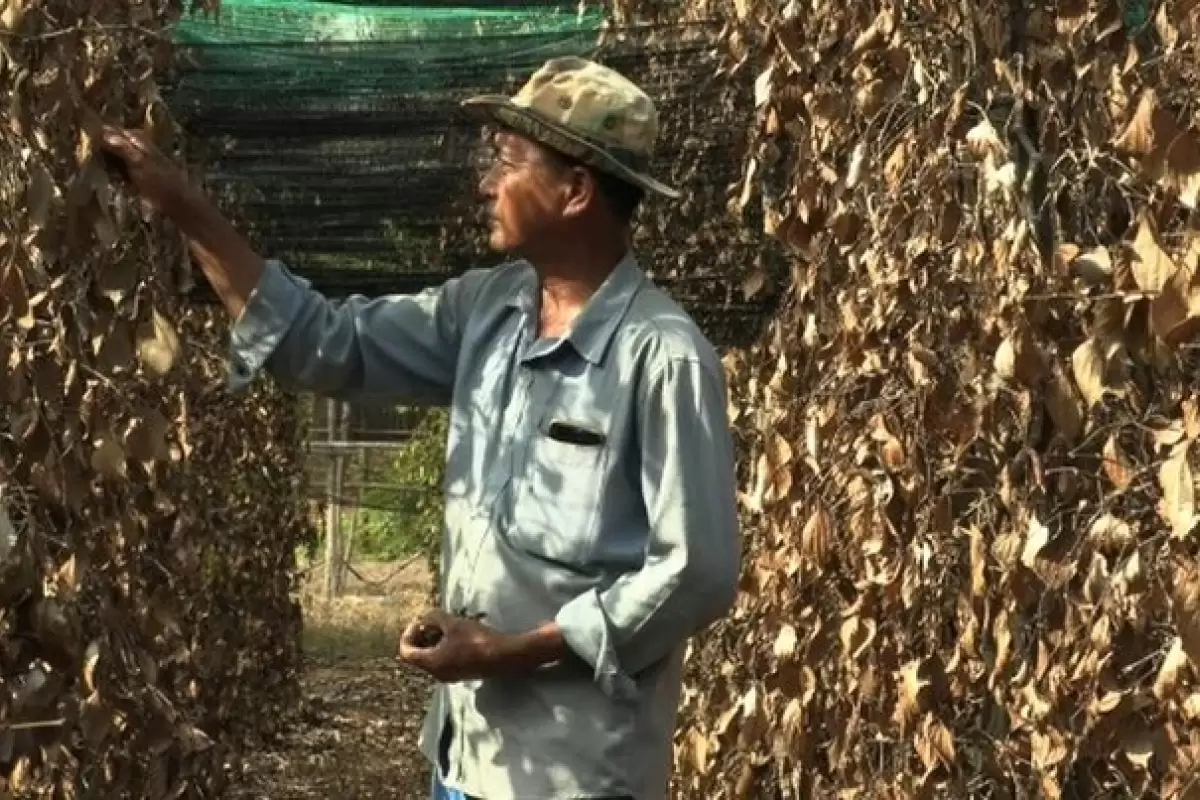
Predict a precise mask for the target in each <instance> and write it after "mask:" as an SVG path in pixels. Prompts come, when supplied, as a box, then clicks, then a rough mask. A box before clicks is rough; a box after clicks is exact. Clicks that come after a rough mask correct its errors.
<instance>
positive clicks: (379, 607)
mask: <svg viewBox="0 0 1200 800" xmlns="http://www.w3.org/2000/svg"><path fill="white" fill-rule="evenodd" d="M355 570H356V571H357V572H358V573H359V576H361V578H360V577H359V576H355V575H351V576H349V580H348V582H347V585H346V591H345V594H344V596H343V597H339V598H337V599H336V600H335V601H334V602H332V603H328V604H327V603H326V602H325V601H324V600H323V598H320V596H319V594H318V593H317V589H316V587H317V586H319V585H320V576H319V575H316V574H314V575H313V576H312V587H311V588H306V590H305V592H304V595H303V597H302V602H303V604H304V613H305V642H304V645H305V658H306V662H307V663H306V669H305V671H304V675H303V677H302V685H303V691H304V699H303V703H302V706H301V709H300V713H299V716H298V721H297V724H295V725H293V726H292V727H291V729H290V730H289V732H288V734H287V735H286V736H285V738H284V740H283V741H282V742H281V743H279V744H278V745H277V746H275V747H273V748H271V749H269V750H263V751H259V752H257V753H255V754H253V755H252V756H251V757H250V758H249V760H248V761H247V762H246V763H245V765H244V766H243V768H242V771H241V774H240V776H239V778H238V780H237V782H236V788H235V789H234V790H232V791H231V792H230V793H229V795H228V796H229V797H231V798H234V800H316V798H322V799H324V798H328V799H329V800H334V799H336V800H384V799H385V798H386V799H387V800H392V799H393V798H394V799H395V800H421V798H425V797H428V793H429V772H428V769H427V767H426V765H425V761H424V759H423V758H422V757H421V756H420V754H419V753H418V752H417V733H418V731H419V730H420V725H421V719H422V715H423V714H424V704H425V700H426V697H427V691H428V684H427V682H426V681H425V679H423V678H422V677H421V676H419V675H418V674H414V673H412V672H410V671H408V670H405V669H402V668H400V667H399V666H398V665H397V664H396V662H395V659H394V657H393V654H394V653H395V646H396V636H397V634H398V631H399V628H400V626H401V625H402V624H403V622H404V621H405V620H407V619H410V618H411V617H412V616H414V615H416V614H418V613H419V612H420V611H421V610H422V609H423V608H424V606H425V603H426V600H427V598H428V593H429V585H430V578H429V573H428V571H427V570H426V569H425V565H424V564H423V563H422V562H419V561H412V562H407V563H401V564H364V565H356V566H355ZM363 579H365V580H363Z"/></svg>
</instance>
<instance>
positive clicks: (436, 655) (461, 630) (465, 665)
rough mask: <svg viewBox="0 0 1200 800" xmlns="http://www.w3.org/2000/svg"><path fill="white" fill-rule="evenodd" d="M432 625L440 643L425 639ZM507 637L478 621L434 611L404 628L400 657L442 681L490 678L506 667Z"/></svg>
mask: <svg viewBox="0 0 1200 800" xmlns="http://www.w3.org/2000/svg"><path fill="white" fill-rule="evenodd" d="M429 628H434V629H436V630H437V631H438V633H439V635H440V638H438V640H437V642H436V644H433V645H429V644H425V643H423V642H422V638H423V635H422V631H427V630H428V629H429ZM505 638H506V637H505V635H504V634H502V633H499V632H498V631H495V630H493V629H491V628H488V627H487V626H485V625H483V624H482V623H479V622H476V621H475V620H472V619H466V618H464V617H455V616H451V615H450V614H447V613H445V612H443V611H438V610H434V611H430V612H428V613H426V614H425V615H424V616H423V617H422V618H421V619H420V620H418V621H416V622H413V623H410V624H409V625H408V627H406V628H405V629H404V633H403V634H401V636H400V649H399V657H400V660H401V661H402V662H404V663H405V664H409V665H411V666H414V667H416V668H417V669H420V670H423V671H425V672H427V673H429V674H430V675H432V676H433V677H434V678H436V679H437V680H438V681H441V682H442V683H454V682H457V681H464V680H473V679H477V678H487V677H491V676H493V675H495V674H497V673H498V672H500V671H501V669H502V660H503V653H504V650H505V648H504V643H505Z"/></svg>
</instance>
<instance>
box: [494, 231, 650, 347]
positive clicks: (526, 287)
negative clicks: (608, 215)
mask: <svg viewBox="0 0 1200 800" xmlns="http://www.w3.org/2000/svg"><path fill="white" fill-rule="evenodd" d="M644 280H645V276H644V275H643V274H642V270H641V267H640V265H639V263H638V260H637V257H636V256H635V255H634V254H633V253H632V252H629V253H626V255H625V257H624V258H622V259H621V260H620V261H619V262H617V266H616V267H614V268H613V270H612V272H610V273H609V274H608V277H607V278H605V279H604V282H603V283H602V284H600V288H598V289H597V290H596V292H595V294H593V295H592V296H591V298H589V299H588V302H587V304H586V305H585V306H584V307H583V310H582V311H580V312H579V316H577V317H576V318H575V321H574V322H573V323H572V324H571V328H570V330H568V331H567V335H566V336H565V337H564V338H565V339H566V341H568V342H570V343H571V346H572V347H573V348H575V351H576V352H578V353H579V355H581V356H583V357H584V358H585V359H587V361H588V362H589V363H591V364H600V362H601V361H603V360H604V355H605V353H606V352H607V351H608V346H609V344H611V342H612V339H613V336H615V335H616V332H617V328H618V327H619V326H620V324H621V322H622V321H623V320H624V319H625V314H626V312H627V311H628V310H629V305H630V303H632V302H633V298H634V297H635V296H636V295H637V293H638V290H639V289H640V288H641V287H642V283H643V281H644ZM536 292H537V273H536V272H535V271H534V270H533V268H532V266H531V267H530V269H529V270H528V273H527V276H526V278H525V280H524V281H522V283H521V286H520V288H519V289H518V291H517V292H516V293H515V294H514V295H513V296H512V297H511V298H509V301H508V305H510V306H512V307H514V308H518V309H520V310H521V311H522V312H524V313H525V314H526V315H528V316H529V317H530V322H531V324H532V323H533V322H534V320H533V314H534V313H536V310H537V303H536V302H535V300H536Z"/></svg>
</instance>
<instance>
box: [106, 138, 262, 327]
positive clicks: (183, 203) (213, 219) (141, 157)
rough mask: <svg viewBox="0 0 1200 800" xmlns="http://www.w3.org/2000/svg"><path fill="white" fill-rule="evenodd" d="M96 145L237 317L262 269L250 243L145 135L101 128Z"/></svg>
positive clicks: (233, 315)
mask: <svg viewBox="0 0 1200 800" xmlns="http://www.w3.org/2000/svg"><path fill="white" fill-rule="evenodd" d="M98 144H99V149H100V152H102V153H105V154H107V155H108V156H109V157H111V158H115V159H117V162H118V165H119V167H120V168H121V171H122V172H124V173H125V175H126V177H127V178H128V179H129V182H130V183H131V184H132V186H133V190H134V191H135V192H136V193H137V195H138V197H139V199H140V200H141V202H142V205H143V206H144V207H147V208H148V209H149V210H150V211H151V212H158V213H162V214H165V215H166V216H167V217H169V218H170V219H171V221H172V222H174V223H175V225H176V226H178V227H179V229H180V230H181V231H182V232H183V234H184V236H185V237H187V240H188V245H189V247H190V249H191V251H192V255H193V256H195V258H196V261H197V262H198V263H199V264H200V267H201V269H203V270H204V274H205V276H206V277H207V278H208V282H209V283H210V284H211V285H212V287H213V290H214V291H215V292H216V293H217V296H218V297H219V298H221V304H222V305H224V306H225V310H226V311H228V312H229V315H230V316H231V317H232V318H233V319H235V320H236V319H238V318H240V317H241V315H242V312H243V311H244V310H245V308H246V302H247V300H248V299H249V297H250V294H251V292H253V291H254V287H255V286H257V285H258V281H259V279H260V278H261V277H262V273H263V268H264V265H263V260H262V258H261V257H260V256H259V255H258V254H257V253H256V252H254V249H253V248H252V247H251V246H250V243H249V242H247V241H246V239H245V237H243V236H242V235H241V234H240V233H238V231H237V229H235V228H234V227H233V224H232V223H230V222H229V220H227V219H225V217H224V216H222V214H221V212H220V211H218V210H217V208H216V206H215V205H213V203H212V202H211V201H210V200H209V199H208V198H207V197H206V196H205V195H204V193H203V192H201V191H200V190H199V189H194V188H193V187H192V186H191V185H190V184H189V183H188V180H187V175H186V174H185V173H184V171H183V169H182V168H180V167H179V166H178V165H176V164H174V163H172V161H171V160H170V159H169V158H167V157H166V156H165V155H163V154H162V153H161V152H159V150H158V148H157V147H155V146H154V144H153V143H152V142H151V141H150V140H149V139H148V138H147V137H146V136H145V134H143V133H139V132H137V131H130V130H124V129H122V128H115V127H112V126H110V125H104V126H102V127H101V132H100V139H99V142H98Z"/></svg>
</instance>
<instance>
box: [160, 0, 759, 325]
mask: <svg viewBox="0 0 1200 800" xmlns="http://www.w3.org/2000/svg"><path fill="white" fill-rule="evenodd" d="M717 30H718V23H717V22H715V21H714V22H709V23H692V24H687V25H677V26H664V25H657V26H650V25H644V26H639V27H637V28H629V29H624V30H620V31H612V30H607V31H606V30H605V18H604V16H603V14H602V13H601V11H600V10H599V9H598V8H597V7H595V6H585V7H582V8H581V7H580V6H579V5H578V4H575V3H571V4H563V3H540V4H532V3H526V4H522V5H509V6H504V5H501V4H499V3H491V4H480V5H477V6H473V7H464V6H444V5H443V6H435V5H423V6H411V5H391V4H389V5H382V4H376V5H370V4H359V5H354V4H349V3H335V2H315V1H314V0H223V2H222V4H221V12H220V15H219V17H213V16H209V17H205V16H190V17H185V18H184V19H183V20H182V21H181V22H180V24H179V25H178V26H177V28H176V30H175V33H174V37H175V42H176V68H175V70H174V72H173V77H172V80H171V81H170V83H169V87H168V99H169V102H170V103H171V104H172V108H173V110H174V112H175V113H176V115H177V116H178V117H179V118H180V119H181V121H182V123H183V125H184V128H185V130H186V132H187V135H188V141H189V153H190V155H191V156H192V157H193V158H194V159H195V160H196V161H197V162H199V164H200V166H201V167H202V170H203V174H204V176H205V180H206V183H207V188H208V189H209V190H210V191H211V192H212V193H213V194H214V195H215V196H216V197H217V198H218V200H219V202H221V204H222V205H223V206H224V207H225V208H226V210H227V211H228V212H229V213H230V214H231V215H233V216H234V217H235V218H236V220H237V222H238V224H239V226H240V227H241V228H242V229H244V230H247V231H248V232H249V233H250V234H251V236H252V238H253V239H254V242H255V244H256V246H258V247H259V248H260V250H261V251H262V252H264V253H265V254H267V255H269V256H273V257H278V258H281V259H284V260H285V261H287V262H288V263H289V265H290V266H292V267H293V268H294V269H296V270H297V271H298V272H300V273H301V274H303V275H305V276H306V277H308V278H309V279H310V280H312V281H313V282H314V284H315V285H316V286H317V287H318V288H320V289H321V290H323V291H326V292H328V293H330V294H335V295H344V294H346V293H351V292H362V293H366V294H378V293H382V292H388V291H412V290H416V289H419V288H422V287H423V286H427V285H430V284H432V283H436V282H439V281H441V280H444V279H445V278H446V277H449V276H450V275H453V274H455V273H457V272H460V271H462V270H464V269H467V268H470V267H475V266H487V265H490V264H494V263H497V262H498V261H499V260H500V256H499V255H497V254H494V253H490V252H488V251H487V249H486V247H485V237H484V233H485V227H484V226H483V224H482V217H481V212H482V210H483V209H482V207H481V204H480V202H479V198H478V197H477V195H476V185H477V182H478V177H479V174H480V173H479V170H480V167H481V166H482V163H483V157H484V151H483V148H482V147H481V144H482V140H481V137H480V130H479V126H478V125H477V124H474V123H471V122H469V121H468V120H466V119H465V118H464V117H463V116H462V115H461V114H460V112H459V108H458V106H459V103H460V101H461V100H462V99H463V98H465V97H467V96H469V95H472V94H479V93H485V92H486V93H491V92H497V91H499V92H513V91H515V90H516V89H517V88H518V87H519V86H520V84H521V83H523V82H524V81H525V80H526V79H527V78H528V77H529V75H530V74H531V73H532V72H533V71H534V70H536V69H537V68H538V67H539V66H540V65H541V64H542V63H543V62H544V61H545V60H546V59H548V58H551V57H554V56H559V55H581V56H586V57H590V58H595V59H596V60H599V61H601V62H603V63H606V64H608V65H609V66H611V67H613V68H615V69H618V70H619V71H621V72H623V73H625V74H626V75H628V76H629V77H630V78H632V79H633V80H635V81H636V82H638V83H639V84H640V85H641V86H642V87H643V88H644V89H645V90H646V91H647V92H648V93H649V94H650V95H651V96H652V97H654V99H655V101H656V103H658V105H659V112H660V115H661V118H662V123H663V129H664V130H663V135H662V140H661V144H660V146H659V148H658V151H657V154H656V160H655V165H654V168H653V169H654V173H655V174H656V175H657V176H659V177H660V178H662V179H663V180H665V181H667V182H668V183H672V184H674V185H677V186H680V187H681V188H682V189H683V190H684V191H685V192H686V194H687V199H686V200H685V201H684V202H683V203H679V204H670V203H664V202H662V201H659V200H651V201H650V203H649V205H648V206H647V208H646V209H645V211H644V212H643V214H642V217H641V220H640V227H639V240H638V249H639V254H640V255H641V256H642V257H643V261H644V263H645V265H646V266H647V268H648V269H649V270H650V271H651V272H652V273H653V274H654V275H655V277H656V278H657V279H658V280H659V282H660V283H662V284H663V285H664V286H666V287H667V288H668V290H670V291H672V292H673V293H674V294H675V295H676V296H677V297H679V299H680V300H681V301H683V302H684V303H685V305H687V306H688V307H689V310H691V311H693V313H696V314H697V315H698V316H699V317H703V318H704V320H705V321H706V325H707V326H708V327H709V329H710V332H711V333H712V334H713V335H714V337H715V338H719V339H722V340H725V341H729V340H731V339H733V338H746V337H749V336H752V335H753V334H754V332H755V331H756V330H757V326H758V324H759V323H760V322H761V321H762V319H763V318H764V317H765V310H767V309H768V308H769V305H770V302H771V299H772V295H771V293H770V292H769V291H768V292H762V293H760V296H759V297H757V298H756V299H755V300H754V301H753V302H748V301H746V300H745V299H744V298H743V297H742V296H741V289H740V281H736V280H733V279H732V278H731V276H733V275H738V274H742V273H745V272H747V271H748V270H749V269H752V268H753V267H754V265H756V264H758V263H760V262H769V263H767V268H768V269H776V270H778V268H779V267H778V264H777V263H776V261H775V260H773V258H774V253H773V251H772V250H771V249H770V248H769V247H766V246H765V245H764V242H762V241H761V240H760V238H759V237H755V236H752V235H750V234H749V233H748V229H747V228H745V227H744V225H743V224H742V222H741V221H739V220H735V219H733V218H731V217H730V216H729V215H728V214H727V212H726V207H727V204H728V194H729V192H730V187H731V185H732V184H734V183H735V182H736V181H737V179H738V176H739V175H740V172H741V169H742V164H741V163H740V161H739V160H738V159H739V158H740V156H739V155H738V154H740V153H741V152H742V151H743V150H744V146H743V144H742V142H741V140H740V139H739V136H740V135H742V132H744V130H745V129H746V127H747V125H746V122H747V120H748V119H749V118H750V115H751V114H752V113H753V107H752V102H751V100H752V87H750V86H747V85H745V84H746V81H747V80H752V76H749V75H748V74H747V75H746V76H745V77H739V78H738V79H735V80H730V79H729V78H728V77H723V78H718V77H717V75H716V73H717V70H718V67H719V61H718V56H717V52H718V48H716V47H715V45H714V36H715V34H716V33H717ZM602 34H603V35H602Z"/></svg>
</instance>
